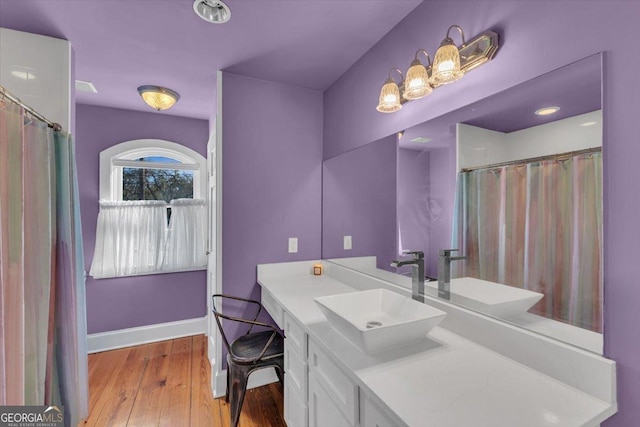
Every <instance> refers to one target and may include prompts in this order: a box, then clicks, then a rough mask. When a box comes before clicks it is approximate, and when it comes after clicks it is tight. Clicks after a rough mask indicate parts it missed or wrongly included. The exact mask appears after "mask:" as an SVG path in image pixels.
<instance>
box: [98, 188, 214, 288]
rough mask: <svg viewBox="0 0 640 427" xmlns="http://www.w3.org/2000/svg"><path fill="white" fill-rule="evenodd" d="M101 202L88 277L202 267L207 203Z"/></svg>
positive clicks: (204, 265) (194, 200) (191, 200)
mask: <svg viewBox="0 0 640 427" xmlns="http://www.w3.org/2000/svg"><path fill="white" fill-rule="evenodd" d="M169 207H170V208H171V223H170V224H169V227H167V204H166V203H165V202H164V201H161V200H144V201H123V202H110V201H105V200H101V201H100V213H99V214H98V226H97V230H96V246H95V251H94V253H93V262H92V263H91V272H90V274H91V276H93V277H94V278H96V279H102V278H106V277H120V276H135V275H139V274H152V273H161V272H169V271H182V270H191V269H198V268H205V267H206V265H207V254H206V242H207V241H206V238H207V205H206V201H205V200H201V199H177V200H172V201H171V204H170V205H169Z"/></svg>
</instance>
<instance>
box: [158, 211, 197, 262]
mask: <svg viewBox="0 0 640 427" xmlns="http://www.w3.org/2000/svg"><path fill="white" fill-rule="evenodd" d="M206 220H207V205H206V203H205V201H204V200H201V199H177V200H172V201H171V223H170V225H169V233H168V237H167V245H166V249H165V258H164V263H163V270H168V271H171V270H182V269H191V268H198V267H203V268H204V267H205V266H206V265H207V253H206V251H207V249H206V243H207V240H206V236H207V232H206V230H207V222H206Z"/></svg>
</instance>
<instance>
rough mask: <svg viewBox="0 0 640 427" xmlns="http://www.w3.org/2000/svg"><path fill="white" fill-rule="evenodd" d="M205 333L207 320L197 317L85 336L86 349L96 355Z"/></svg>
mask: <svg viewBox="0 0 640 427" xmlns="http://www.w3.org/2000/svg"><path fill="white" fill-rule="evenodd" d="M206 331H207V318H206V317H198V318H195V319H187V320H179V321H177V322H168V323H158V324H156V325H148V326H140V327H137V328H128V329H119V330H117V331H109V332H100V333H97V334H90V335H87V348H88V351H89V353H97V352H100V351H106V350H114V349H116V348H123V347H130V346H132V345H140V344H147V343H150V342H157V341H164V340H169V339H173V338H180V337H188V336H191V335H199V334H205V333H206Z"/></svg>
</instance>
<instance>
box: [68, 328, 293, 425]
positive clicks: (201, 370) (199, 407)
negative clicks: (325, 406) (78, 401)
mask: <svg viewBox="0 0 640 427" xmlns="http://www.w3.org/2000/svg"><path fill="white" fill-rule="evenodd" d="M206 345H207V342H206V337H205V336H204V335H197V336H193V337H186V338H178V339H174V340H169V341H161V342H157V343H151V344H144V345H140V346H135V347H128V348H123V349H119V350H112V351H105V352H102V353H95V354H90V355H89V417H88V418H87V420H86V421H85V422H84V423H82V424H81V426H99V427H102V426H109V427H115V426H130V427H145V426H167V427H182V426H185V427H187V426H194V427H195V426H201V427H209V426H216V427H217V426H221V427H227V426H229V405H228V404H227V403H226V402H225V401H224V398H221V399H214V398H213V396H212V394H211V388H210V386H209V384H210V372H211V367H210V366H209V360H208V359H207V347H206ZM282 409H283V402H282V387H281V386H280V384H279V383H275V384H269V385H266V386H264V387H259V388H255V389H252V390H248V391H247V395H246V397H245V400H244V405H243V407H242V414H241V415H240V427H268V426H273V427H284V426H285V423H284V421H283V419H282Z"/></svg>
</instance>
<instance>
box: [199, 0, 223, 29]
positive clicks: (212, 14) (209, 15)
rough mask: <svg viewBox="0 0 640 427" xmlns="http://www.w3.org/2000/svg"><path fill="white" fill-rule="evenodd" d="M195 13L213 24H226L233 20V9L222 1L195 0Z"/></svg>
mask: <svg viewBox="0 0 640 427" xmlns="http://www.w3.org/2000/svg"><path fill="white" fill-rule="evenodd" d="M193 11H194V12H195V13H196V15H198V16H199V17H200V18H202V19H204V20H205V21H207V22H211V23H213V24H224V23H225V22H227V21H229V19H231V9H229V6H227V5H226V4H224V3H223V2H222V1H220V0H195V1H194V2H193Z"/></svg>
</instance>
